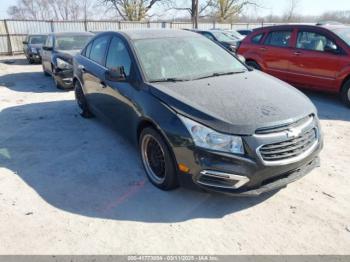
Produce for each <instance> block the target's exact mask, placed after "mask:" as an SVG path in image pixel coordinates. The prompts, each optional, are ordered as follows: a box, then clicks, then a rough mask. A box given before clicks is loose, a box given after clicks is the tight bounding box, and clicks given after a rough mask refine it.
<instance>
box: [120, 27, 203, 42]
mask: <svg viewBox="0 0 350 262" xmlns="http://www.w3.org/2000/svg"><path fill="white" fill-rule="evenodd" d="M114 32H118V33H121V34H123V35H124V36H126V37H128V38H129V39H131V40H138V39H155V38H173V37H188V36H192V37H198V34H195V33H193V32H191V31H189V30H180V29H125V30H119V31H114Z"/></svg>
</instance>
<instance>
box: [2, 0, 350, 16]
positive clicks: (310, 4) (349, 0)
mask: <svg viewBox="0 0 350 262" xmlns="http://www.w3.org/2000/svg"><path fill="white" fill-rule="evenodd" d="M187 1H190V0H187ZM257 1H258V3H259V5H260V6H263V7H264V8H258V9H256V10H250V11H249V13H250V14H251V15H253V14H256V13H258V14H259V15H260V16H264V15H270V14H274V15H280V14H282V13H283V12H284V10H285V9H286V6H287V5H288V4H287V3H288V0H257ZM15 3H16V0H0V19H3V18H7V9H8V7H9V6H10V5H15ZM334 10H350V0H299V7H298V13H301V14H303V15H320V14H322V13H323V12H325V11H334Z"/></svg>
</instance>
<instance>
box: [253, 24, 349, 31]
mask: <svg viewBox="0 0 350 262" xmlns="http://www.w3.org/2000/svg"><path fill="white" fill-rule="evenodd" d="M346 27H349V26H346V25H324V26H318V25H307V24H288V25H274V26H266V27H260V28H256V29H254V31H258V30H271V29H287V28H309V29H317V28H323V29H329V30H332V29H336V28H346Z"/></svg>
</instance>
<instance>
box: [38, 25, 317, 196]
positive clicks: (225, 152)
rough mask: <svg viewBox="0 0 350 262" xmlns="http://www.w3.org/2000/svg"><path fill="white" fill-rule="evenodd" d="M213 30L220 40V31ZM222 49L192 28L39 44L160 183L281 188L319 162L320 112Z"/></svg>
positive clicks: (76, 36)
mask: <svg viewBox="0 0 350 262" xmlns="http://www.w3.org/2000/svg"><path fill="white" fill-rule="evenodd" d="M210 33H212V34H213V35H215V34H216V35H215V39H218V40H219V37H217V35H218V34H220V33H221V32H220V31H218V30H216V31H214V30H213V31H212V32H210ZM225 35H226V34H225ZM249 39H250V38H249ZM222 47H223V45H222V44H217V43H215V41H213V40H209V39H207V38H206V37H203V36H202V35H201V34H198V32H190V31H185V30H167V29H161V30H154V29H148V30H129V31H118V32H103V33H99V34H97V35H95V36H94V35H93V34H90V33H69V34H68V33H60V34H59V33H56V34H50V35H48V36H47V40H46V43H45V44H44V46H43V47H42V64H43V70H44V72H45V73H46V74H50V75H52V76H53V78H54V80H55V82H56V84H57V86H58V87H63V88H68V87H71V86H74V92H75V97H76V100H77V104H78V106H79V108H80V110H81V115H82V116H83V117H87V118H88V117H93V116H102V117H103V118H104V119H108V120H110V122H111V123H112V125H113V126H114V127H115V128H116V129H117V130H119V132H120V133H121V134H123V135H124V136H125V137H127V138H128V139H130V140H131V141H133V142H134V143H135V144H136V145H138V147H139V152H140V156H141V159H142V163H143V166H144V169H145V172H146V174H147V177H148V178H149V180H150V181H151V183H153V184H154V185H155V186H157V187H158V188H160V189H163V190H171V189H174V188H176V187H178V186H179V185H188V184H191V185H196V186H198V187H200V188H202V189H205V190H211V191H217V192H222V193H226V194H230V195H260V194H262V193H265V192H268V191H271V190H277V189H280V188H283V187H285V186H286V185H287V184H288V183H290V182H293V181H295V180H297V179H298V178H300V177H302V176H304V175H306V174H307V173H308V172H310V171H311V170H312V169H314V168H315V167H317V166H318V165H319V160H318V154H319V152H320V151H321V149H322V146H323V139H322V132H321V128H320V124H319V120H318V117H317V111H316V109H315V107H314V105H313V104H312V103H311V102H310V100H309V99H308V98H307V97H306V96H305V95H303V94H302V93H301V92H299V91H297V90H296V89H295V88H293V87H291V86H290V85H288V84H286V83H284V82H282V81H279V80H277V79H275V78H274V77H272V76H269V75H267V74H264V73H261V72H259V71H257V70H254V69H252V68H251V67H250V66H247V65H246V64H245V63H243V62H242V61H240V60H239V59H238V58H237V56H236V55H235V54H234V53H233V52H232V50H231V51H229V50H227V49H225V48H222ZM81 49H82V50H81ZM78 50H81V51H78Z"/></svg>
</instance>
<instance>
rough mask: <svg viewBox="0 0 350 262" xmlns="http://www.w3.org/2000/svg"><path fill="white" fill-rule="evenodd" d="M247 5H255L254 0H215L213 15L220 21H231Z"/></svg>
mask: <svg viewBox="0 0 350 262" xmlns="http://www.w3.org/2000/svg"><path fill="white" fill-rule="evenodd" d="M249 5H255V6H257V4H256V2H255V1H254V0H251V1H249V0H215V5H214V15H215V16H216V18H217V19H218V21H220V22H224V21H230V22H232V20H234V19H235V18H237V16H238V15H240V14H241V13H242V12H243V10H244V8H245V7H247V6H249Z"/></svg>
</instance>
